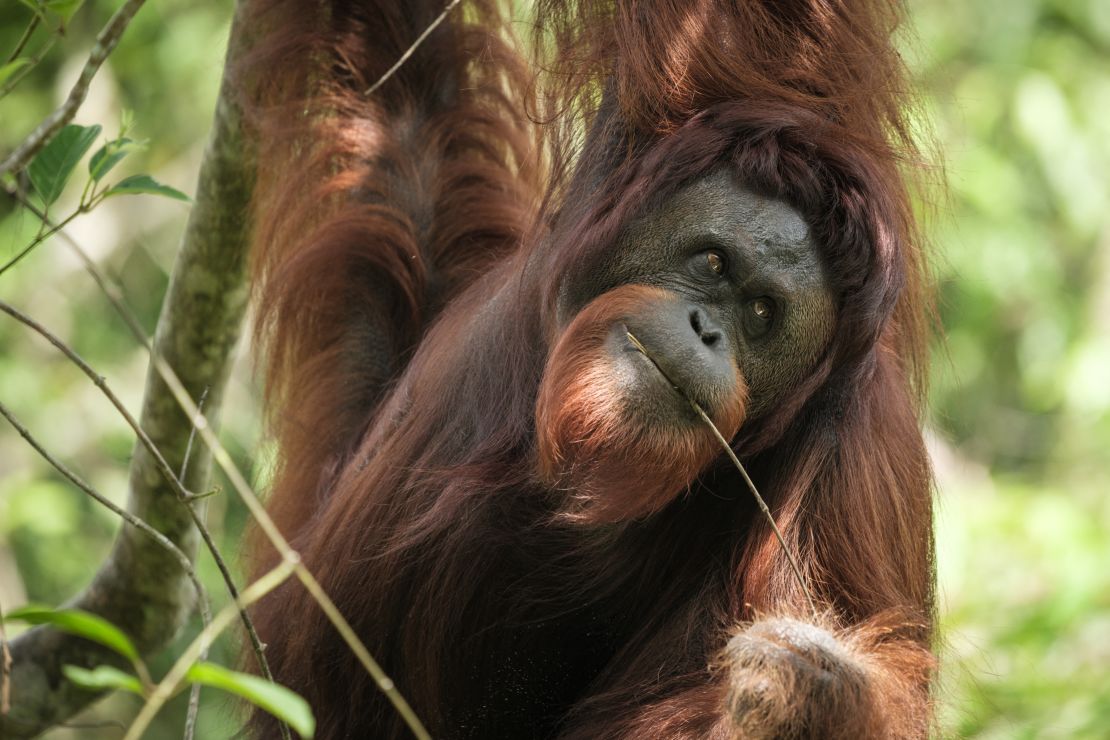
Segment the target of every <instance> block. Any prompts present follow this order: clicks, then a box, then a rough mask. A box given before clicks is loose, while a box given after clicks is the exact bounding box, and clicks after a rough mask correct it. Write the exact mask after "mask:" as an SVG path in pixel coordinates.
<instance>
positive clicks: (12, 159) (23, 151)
mask: <svg viewBox="0 0 1110 740" xmlns="http://www.w3.org/2000/svg"><path fill="white" fill-rule="evenodd" d="M143 2H144V0H127V2H125V3H124V4H123V5H121V6H120V8H119V10H117V11H116V12H115V14H114V15H113V16H112V17H111V19H109V21H108V23H107V24H106V25H105V26H104V28H103V29H101V31H100V33H99V34H97V37H96V43H95V44H93V48H92V51H91V52H90V53H89V58H88V60H87V61H86V62H85V66H84V67H83V68H82V69H81V75H80V76H79V77H78V78H77V82H76V83H74V85H73V89H72V90H70V91H69V95H68V96H67V97H66V100H65V102H64V103H62V105H61V107H59V108H58V109H57V110H55V111H54V112H53V113H51V114H50V115H49V116H47V117H46V118H45V119H44V120H43V122H42V123H40V124H39V125H38V127H37V128H36V129H35V130H34V131H32V132H31V134H30V135H29V136H28V137H27V138H26V139H24V140H23V143H22V144H20V145H19V146H18V147H16V149H15V151H13V152H12V153H11V154H10V155H8V158H7V159H5V160H4V162H3V163H2V164H0V176H3V175H4V174H6V173H8V172H18V171H19V170H22V169H23V168H24V167H26V166H27V163H28V162H30V161H31V158H32V157H34V156H35V155H36V154H37V153H38V152H39V150H40V149H42V148H43V147H44V146H46V143H47V142H48V141H50V139H52V138H54V135H55V134H57V133H58V132H59V131H60V130H61V129H62V127H63V126H65V125H66V124H67V123H69V122H70V121H72V120H73V117H74V116H76V115H77V109H78V108H80V107H81V103H83V102H85V96H86V95H88V93H89V84H90V83H91V82H92V79H93V77H95V76H96V73H97V71H98V70H99V69H100V65H102V64H104V60H105V59H107V58H108V55H109V54H111V53H112V50H113V49H115V48H116V44H118V43H119V40H120V37H122V36H123V32H124V30H126V29H127V25H128V24H129V23H130V22H131V19H132V18H133V17H134V16H135V13H137V12H138V11H139V8H141V7H142V6H143Z"/></svg>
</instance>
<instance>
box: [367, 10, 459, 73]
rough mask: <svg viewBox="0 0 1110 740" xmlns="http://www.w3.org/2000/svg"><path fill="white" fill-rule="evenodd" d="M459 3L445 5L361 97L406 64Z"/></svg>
mask: <svg viewBox="0 0 1110 740" xmlns="http://www.w3.org/2000/svg"><path fill="white" fill-rule="evenodd" d="M460 2H462V0H451V2H449V3H447V7H446V8H444V9H443V12H442V13H440V14H439V15H438V16H437V17H436V19H435V20H434V21H432V24H431V25H430V26H428V27H427V28H425V29H424V32H423V33H422V34H420V35H419V36H417V37H416V41H413V42H412V46H410V47H409V48H407V49H405V53H404V54H402V55H401V58H400V59H398V60H397V61H396V62H395V63H394V64H393V66H392V67H390V68H389V69H387V70H386V71H385V74H383V75H382V76H381V77H379V78H378V81H377V82H375V83H374V84H373V85H371V86H370V87H368V88H367V89H366V92H364V93H363V95H373V94H374V91H375V90H377V89H378V88H379V87H381V86H382V85H384V84H385V83H386V80H388V79H389V78H390V77H392V76H393V73H394V72H396V71H397V70H399V69H400V68H401V65H402V64H404V63H405V62H407V61H408V60H409V57H411V56H412V55H413V54H414V53H415V52H416V50H417V48H418V47H419V46H420V45H421V44H422V43H424V39H426V38H428V36H430V35H431V34H432V31H434V30H436V28H438V27H439V24H440V23H443V21H445V20H447V16H448V15H450V14H451V11H452V10H454V9H455V6H456V5H458V4H459V3H460Z"/></svg>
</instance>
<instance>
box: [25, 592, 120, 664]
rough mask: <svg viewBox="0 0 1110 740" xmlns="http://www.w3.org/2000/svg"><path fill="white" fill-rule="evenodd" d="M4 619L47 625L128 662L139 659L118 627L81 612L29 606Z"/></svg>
mask: <svg viewBox="0 0 1110 740" xmlns="http://www.w3.org/2000/svg"><path fill="white" fill-rule="evenodd" d="M4 619H5V620H12V621H20V622H26V623H27V624H48V625H50V626H51V627H54V628H55V629H59V630H61V631H62V632H68V633H70V634H72V635H78V636H79V637H84V638H85V639H86V640H92V641H93V642H98V643H100V644H101V645H103V646H104V647H106V648H109V649H110V650H113V651H115V652H117V653H119V654H120V655H122V656H124V657H125V658H128V659H130V660H133V661H134V660H138V659H139V651H138V650H136V649H135V646H134V645H133V644H132V643H131V640H130V639H129V638H128V637H127V635H125V634H123V632H122V631H121V630H120V629H119V627H116V626H115V625H114V624H112V623H111V622H109V621H108V620H106V619H104V618H103V617H98V616H97V615H95V614H90V613H89V612H86V611H82V610H80V609H51V608H50V607H48V606H40V605H37V604H28V605H27V606H24V607H22V608H20V609H16V610H14V611H11V612H9V613H8V614H7V615H5V616H4Z"/></svg>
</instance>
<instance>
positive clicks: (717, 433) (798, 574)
mask: <svg viewBox="0 0 1110 740" xmlns="http://www.w3.org/2000/svg"><path fill="white" fill-rule="evenodd" d="M624 333H625V335H626V336H627V337H628V341H630V342H632V346H634V347H635V348H636V349H637V350H639V352H640V354H642V355H643V356H644V357H646V358H648V361H650V362H651V364H652V365H654V366H655V369H656V370H658V371H659V374H660V375H662V376H663V378H664V379H665V380H666V381H667V382H668V383H670V384H671V387H672V388H674V389H675V390H676V391H678V393H679V395H681V396H682V397H683V398H685V399H686V401H687V403H689V404H690V406H692V407H693V409H694V411H695V412H696V413H697V415H698V416H700V417H701V419H702V421H704V422H705V423H706V424H707V425H709V429H710V430H711V431H712V432H713V436H714V437H716V438H717V441H718V442H720V443H721V447H723V448H724V450H725V454H726V455H728V458H729V460H732V464H733V465H735V466H736V469H737V470H739V471H740V475H741V476H742V477H743V478H744V482H745V483H747V484H748V489H749V490H750V491H751V492H752V495H753V496H755V501H756V503H757V504H759V510H760V511H761V512H763V516H764V517H765V518H766V519H767V523H768V524H770V525H771V530H772V531H773V532H774V533H775V538H776V539H777V540H778V541H779V545H780V546H781V547H782V552H783V554H784V555H786V559H787V561H789V563H790V569H791V570H793V571H794V577H795V578H797V579H798V585H799V586H800V587H801V589H802V593H804V594H805V597H806V601H808V602H809V608H810V611H812V612H813V618H814V619H819V618H820V614H819V613H818V611H817V604H816V603H815V602H814V601H813V595H812V594H811V593H810V592H809V586H807V585H806V582H805V579H804V578H802V570H801V568H799V567H798V561H797V560H795V559H794V555H793V553H791V552H790V548H789V547H787V546H786V540H785V539H783V536H782V532H780V531H779V527H778V525H777V524H775V517H774V515H772V514H771V510H770V509H769V508H767V502H766V501H764V500H763V496H761V495H760V494H759V489H757V488H756V487H755V483H753V482H752V479H751V477H749V476H748V471H747V470H745V469H744V466H743V465H742V464H741V463H740V458H738V457H736V453H735V452H733V451H732V445H730V444H729V443H728V440H727V439H725V437H724V435H723V434H721V430H720V429H718V428H717V425H716V424H714V423H713V420H712V419H710V418H709V415H708V414H706V413H705V410H704V409H703V408H702V407H701V405H700V404H699V403H698V402H697V401H695V400H694V399H693V398H691V397H690V396H689V395H687V393H686V391H685V390H683V388H682V387H681V386H680V385H678V383H675V382H674V381H673V380H671V377H670V376H669V375H667V373H666V372H665V371H664V370H663V368H662V367H660V366H659V363H658V362H656V361H655V358H654V357H652V356H651V355H650V354H648V351H647V348H646V347H644V345H643V344H642V343H641V342H640V340H639V339H637V338H636V337H635V336H633V334H632V332H630V331H628V329H625V331H624Z"/></svg>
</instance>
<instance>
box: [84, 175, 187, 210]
mask: <svg viewBox="0 0 1110 740" xmlns="http://www.w3.org/2000/svg"><path fill="white" fill-rule="evenodd" d="M141 193H150V194H152V195H163V196H165V197H167V198H173V199H174V200H182V201H185V202H186V203H188V202H189V196H187V195H185V193H183V192H181V191H180V190H177V189H176V188H171V187H170V186H169V185H163V184H162V183H160V182H158V181H157V180H155V179H154V178H153V177H151V176H150V175H132V176H131V177H128V178H126V179H125V180H122V181H121V182H120V183H118V184H117V185H114V186H113V187H111V188H109V189H108V190H107V192H105V193H104V197H109V196H113V195H139V194H141Z"/></svg>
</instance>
